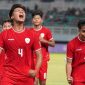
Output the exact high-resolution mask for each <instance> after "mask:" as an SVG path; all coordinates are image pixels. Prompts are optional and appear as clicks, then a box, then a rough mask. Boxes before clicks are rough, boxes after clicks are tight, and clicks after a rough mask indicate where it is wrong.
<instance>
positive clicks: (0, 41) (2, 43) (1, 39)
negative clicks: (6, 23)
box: [0, 32, 4, 48]
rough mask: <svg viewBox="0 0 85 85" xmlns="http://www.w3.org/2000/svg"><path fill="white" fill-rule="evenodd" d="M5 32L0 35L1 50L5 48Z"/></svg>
mask: <svg viewBox="0 0 85 85" xmlns="http://www.w3.org/2000/svg"><path fill="white" fill-rule="evenodd" d="M3 34H4V33H3V32H1V33H0V48H3V46H4V37H3Z"/></svg>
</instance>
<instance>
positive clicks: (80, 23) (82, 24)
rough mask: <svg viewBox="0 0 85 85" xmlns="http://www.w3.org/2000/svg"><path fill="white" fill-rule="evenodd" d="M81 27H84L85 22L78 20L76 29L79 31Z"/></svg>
mask: <svg viewBox="0 0 85 85" xmlns="http://www.w3.org/2000/svg"><path fill="white" fill-rule="evenodd" d="M82 26H85V20H79V22H78V28H79V29H81V27H82Z"/></svg>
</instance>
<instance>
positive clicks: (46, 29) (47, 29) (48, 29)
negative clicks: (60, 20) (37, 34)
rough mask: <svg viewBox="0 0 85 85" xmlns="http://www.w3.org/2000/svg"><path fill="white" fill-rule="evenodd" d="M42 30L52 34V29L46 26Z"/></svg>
mask: <svg viewBox="0 0 85 85" xmlns="http://www.w3.org/2000/svg"><path fill="white" fill-rule="evenodd" d="M42 29H43V30H45V31H47V32H51V30H50V28H48V27H46V26H42Z"/></svg>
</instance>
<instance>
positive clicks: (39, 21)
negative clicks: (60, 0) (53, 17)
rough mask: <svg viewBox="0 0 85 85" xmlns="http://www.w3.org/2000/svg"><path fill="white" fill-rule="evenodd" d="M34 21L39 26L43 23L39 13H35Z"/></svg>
mask: <svg viewBox="0 0 85 85" xmlns="http://www.w3.org/2000/svg"><path fill="white" fill-rule="evenodd" d="M32 22H33V24H34V25H35V26H39V25H41V24H42V22H43V20H42V18H41V17H40V16H39V15H35V16H34V17H33V19H32Z"/></svg>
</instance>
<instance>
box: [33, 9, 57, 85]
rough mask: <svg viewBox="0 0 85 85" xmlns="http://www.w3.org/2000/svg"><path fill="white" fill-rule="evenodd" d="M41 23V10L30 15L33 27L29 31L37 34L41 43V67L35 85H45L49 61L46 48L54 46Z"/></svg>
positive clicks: (49, 34) (47, 30)
mask: <svg viewBox="0 0 85 85" xmlns="http://www.w3.org/2000/svg"><path fill="white" fill-rule="evenodd" d="M42 22H43V12H42V11H41V10H35V11H34V12H33V13H32V23H33V25H34V27H33V28H31V30H32V31H33V32H34V34H37V37H38V38H39V40H40V42H41V48H42V55H43V60H42V65H41V68H40V71H39V74H38V76H36V78H35V85H38V80H39V83H40V85H46V78H47V68H48V60H49V52H48V46H52V47H54V46H55V42H54V39H53V37H52V33H51V31H50V29H49V28H47V27H45V26H42ZM34 58H35V59H34V62H36V55H34Z"/></svg>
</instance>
